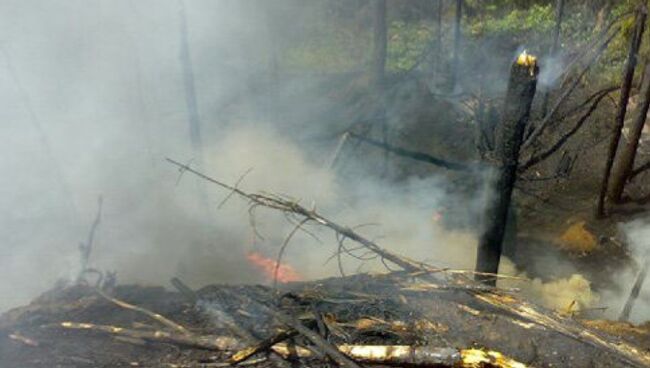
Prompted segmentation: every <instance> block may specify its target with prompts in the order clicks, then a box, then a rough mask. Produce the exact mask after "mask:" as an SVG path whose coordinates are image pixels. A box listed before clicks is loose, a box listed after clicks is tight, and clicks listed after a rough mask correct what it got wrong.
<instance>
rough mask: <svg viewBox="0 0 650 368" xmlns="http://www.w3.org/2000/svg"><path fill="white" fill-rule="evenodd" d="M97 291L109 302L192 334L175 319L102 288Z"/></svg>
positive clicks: (183, 332)
mask: <svg viewBox="0 0 650 368" xmlns="http://www.w3.org/2000/svg"><path fill="white" fill-rule="evenodd" d="M95 291H96V292H97V294H99V295H100V296H101V297H102V298H104V299H106V300H108V301H109V302H111V303H113V304H116V305H118V306H120V307H122V308H124V309H128V310H132V311H135V312H138V313H142V314H144V315H146V316H148V317H151V318H153V319H155V320H156V321H158V322H160V323H162V324H163V325H165V326H167V327H169V328H171V329H172V330H175V331H177V332H180V333H181V334H184V335H189V334H190V331H189V330H188V329H186V328H185V327H183V326H181V325H179V324H178V323H176V322H174V321H172V320H170V319H168V318H166V317H164V316H162V315H160V314H158V313H155V312H152V311H150V310H148V309H145V308H142V307H139V306H137V305H133V304H129V303H127V302H125V301H122V300H119V299H117V298H114V297H112V296H110V295H107V294H106V293H104V292H103V291H101V290H100V289H95Z"/></svg>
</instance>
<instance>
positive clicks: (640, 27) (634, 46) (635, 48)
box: [595, 6, 648, 217]
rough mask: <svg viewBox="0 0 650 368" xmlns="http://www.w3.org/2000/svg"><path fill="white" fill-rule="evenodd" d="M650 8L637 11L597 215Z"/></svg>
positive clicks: (601, 210)
mask: <svg viewBox="0 0 650 368" xmlns="http://www.w3.org/2000/svg"><path fill="white" fill-rule="evenodd" d="M647 15H648V9H647V8H646V7H645V6H641V7H639V9H638V10H637V12H636V17H635V22H634V31H633V33H632V37H631V40H630V48H629V51H628V55H627V61H626V62H625V67H624V68H623V81H622V83H621V95H620V99H619V103H618V110H617V112H616V118H615V124H614V127H613V131H612V138H611V141H610V143H609V151H608V154H607V161H606V162H605V170H604V172H603V178H602V180H601V184H600V193H599V196H598V201H597V203H596V211H595V212H596V217H603V216H605V202H606V200H607V197H608V187H609V178H610V175H611V173H612V167H613V166H614V160H615V158H616V152H617V151H618V145H619V141H620V140H621V134H622V132H623V127H624V125H625V115H626V113H627V105H628V101H629V99H630V89H631V88H632V81H633V80H634V69H635V68H636V64H637V57H638V54H639V48H640V46H641V40H642V39H643V32H644V30H645V23H646V17H647Z"/></svg>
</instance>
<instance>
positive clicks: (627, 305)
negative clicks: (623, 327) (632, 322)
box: [618, 259, 650, 321]
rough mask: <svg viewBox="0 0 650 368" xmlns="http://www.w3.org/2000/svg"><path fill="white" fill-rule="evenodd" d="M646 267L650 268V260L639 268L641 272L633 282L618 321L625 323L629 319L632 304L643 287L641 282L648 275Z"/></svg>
mask: <svg viewBox="0 0 650 368" xmlns="http://www.w3.org/2000/svg"><path fill="white" fill-rule="evenodd" d="M648 267H650V260H648V259H646V260H645V261H644V262H643V265H642V266H641V270H640V271H639V273H638V274H637V276H636V280H635V281H634V285H633V286H632V290H631V291H630V295H629V296H628V298H627V301H626V302H625V306H624V307H623V310H622V311H621V315H620V316H619V317H618V320H619V321H627V320H628V319H629V318H630V313H631V312H632V307H634V302H635V301H636V299H637V298H638V297H639V293H640V292H641V287H643V282H644V281H645V278H646V276H647V275H648Z"/></svg>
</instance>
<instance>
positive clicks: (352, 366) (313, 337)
mask: <svg viewBox="0 0 650 368" xmlns="http://www.w3.org/2000/svg"><path fill="white" fill-rule="evenodd" d="M258 305H259V306H260V307H261V308H262V309H263V310H265V311H266V312H267V313H269V314H271V315H273V316H274V317H275V318H277V319H278V320H279V321H280V322H282V323H283V324H285V325H287V326H289V327H291V328H293V329H294V330H296V331H297V332H298V333H300V334H301V335H303V336H304V337H305V338H307V339H308V340H309V341H311V342H312V343H313V344H314V345H316V346H317V347H318V349H320V350H322V351H323V352H324V353H325V354H327V355H328V356H329V357H330V358H332V360H334V361H335V362H336V363H338V364H339V365H340V366H342V367H345V368H361V367H360V366H359V365H358V364H356V363H355V362H353V361H352V360H350V358H348V357H347V356H345V355H344V354H343V353H341V352H340V351H339V350H338V348H337V347H336V346H334V345H332V344H331V343H329V342H328V341H326V340H325V339H323V338H322V337H321V336H320V335H319V334H317V333H316V332H314V331H312V330H311V329H309V328H307V327H305V325H303V324H302V323H301V322H300V321H298V320H296V319H294V318H293V317H291V316H289V315H288V314H286V313H284V312H282V311H280V310H279V309H276V308H273V307H270V306H268V305H266V304H264V303H261V302H258Z"/></svg>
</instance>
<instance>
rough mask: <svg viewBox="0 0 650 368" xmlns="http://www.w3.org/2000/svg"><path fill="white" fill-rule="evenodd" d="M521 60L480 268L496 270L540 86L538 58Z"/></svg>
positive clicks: (501, 134) (506, 112)
mask: <svg viewBox="0 0 650 368" xmlns="http://www.w3.org/2000/svg"><path fill="white" fill-rule="evenodd" d="M524 61H525V62H523V63H522V62H520V60H518V61H517V62H515V63H514V64H513V66H512V69H511V71H510V81H509V82H508V92H507V94H506V99H505V105H504V108H503V112H502V115H501V126H500V127H499V128H498V131H497V138H496V151H495V154H496V160H497V165H498V167H497V168H496V173H495V175H494V177H493V179H492V180H491V188H492V189H493V190H494V192H493V193H492V195H491V196H490V198H489V199H488V201H487V205H486V208H485V210H484V212H483V233H482V234H481V236H480V239H479V245H478V252H477V258H476V271H477V272H479V273H490V274H496V273H497V272H498V270H499V261H500V257H501V252H502V244H503V239H504V234H505V228H506V223H507V219H508V209H509V207H510V200H511V197H512V190H513V188H514V185H515V180H516V177H517V166H518V164H519V149H520V147H521V143H522V141H523V137H524V130H525V128H526V124H527V122H528V118H529V117H530V108H531V105H532V102H533V98H534V96H535V87H536V86H537V74H538V68H537V64H536V62H535V61H534V60H524ZM476 279H477V280H478V281H483V282H485V283H487V284H491V285H495V284H496V279H495V278H494V277H491V276H489V275H480V274H477V276H476Z"/></svg>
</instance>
